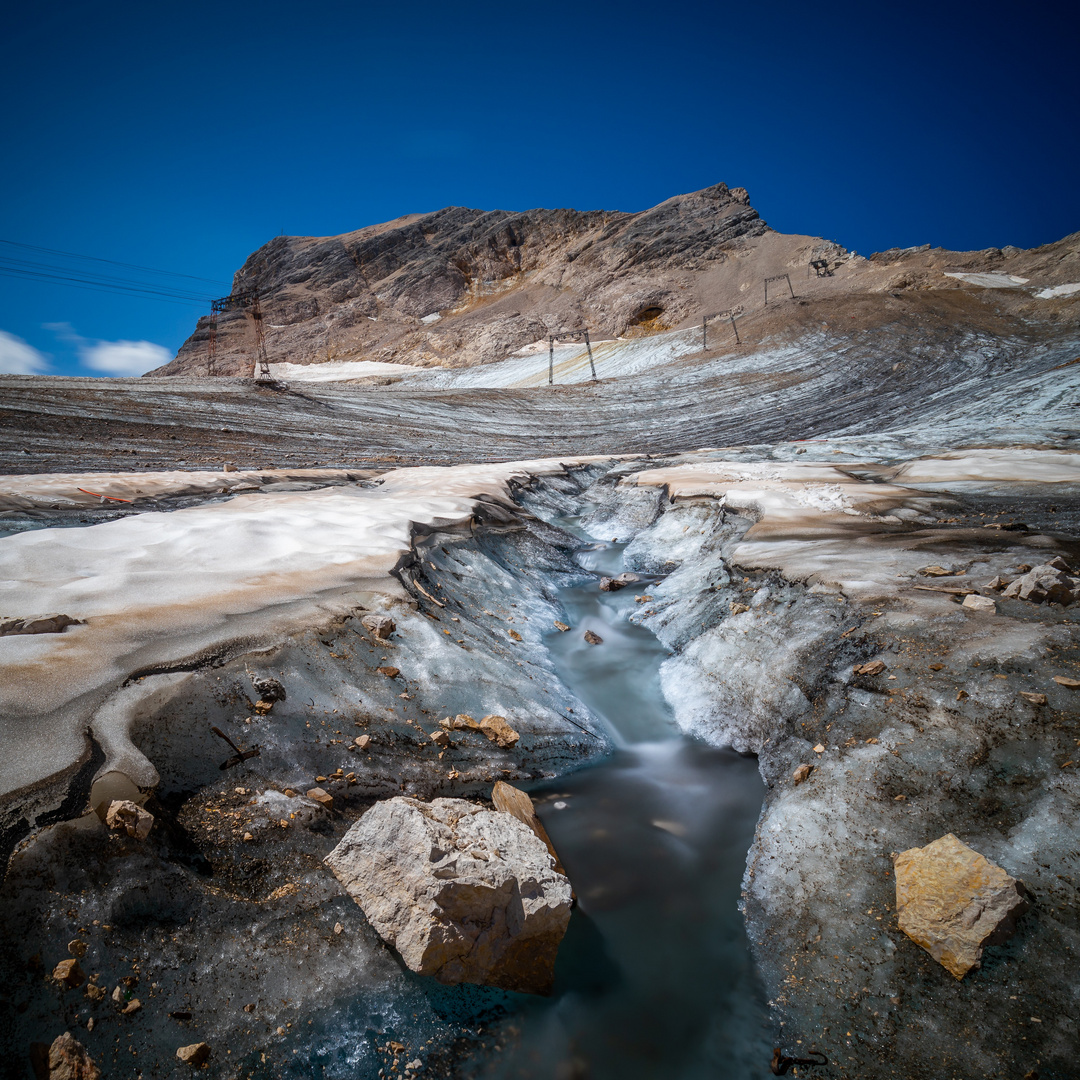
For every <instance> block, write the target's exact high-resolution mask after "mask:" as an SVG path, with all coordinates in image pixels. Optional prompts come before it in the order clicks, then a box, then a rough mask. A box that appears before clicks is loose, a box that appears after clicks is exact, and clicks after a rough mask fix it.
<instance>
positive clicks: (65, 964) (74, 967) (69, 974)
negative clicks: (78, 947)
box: [52, 958, 86, 987]
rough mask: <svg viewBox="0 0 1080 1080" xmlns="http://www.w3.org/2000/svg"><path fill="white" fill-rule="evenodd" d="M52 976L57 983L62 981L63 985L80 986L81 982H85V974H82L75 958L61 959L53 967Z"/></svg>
mask: <svg viewBox="0 0 1080 1080" xmlns="http://www.w3.org/2000/svg"><path fill="white" fill-rule="evenodd" d="M52 977H53V978H54V979H55V980H56V981H57V982H58V983H63V984H64V985H65V986H70V987H76V986H82V984H83V983H84V982H86V975H85V974H83V969H82V968H81V967H79V961H78V959H77V958H72V959H71V960H61V961H60V963H59V964H57V965H56V967H55V968H53V973H52Z"/></svg>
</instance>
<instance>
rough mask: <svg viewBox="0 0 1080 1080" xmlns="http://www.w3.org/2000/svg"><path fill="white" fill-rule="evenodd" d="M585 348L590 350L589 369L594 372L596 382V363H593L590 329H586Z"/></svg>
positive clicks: (593, 378)
mask: <svg viewBox="0 0 1080 1080" xmlns="http://www.w3.org/2000/svg"><path fill="white" fill-rule="evenodd" d="M585 348H586V349H588V350H589V370H590V371H591V372H592V381H593V382H596V365H595V364H594V363H593V358H592V346H591V345H590V344H589V331H588V330H586V331H585Z"/></svg>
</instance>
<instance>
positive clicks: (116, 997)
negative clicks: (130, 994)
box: [112, 986, 124, 1005]
mask: <svg viewBox="0 0 1080 1080" xmlns="http://www.w3.org/2000/svg"><path fill="white" fill-rule="evenodd" d="M112 999H113V1003H114V1004H116V1005H123V1004H124V988H123V987H122V986H117V987H116V988H115V989H114V990H113V992H112Z"/></svg>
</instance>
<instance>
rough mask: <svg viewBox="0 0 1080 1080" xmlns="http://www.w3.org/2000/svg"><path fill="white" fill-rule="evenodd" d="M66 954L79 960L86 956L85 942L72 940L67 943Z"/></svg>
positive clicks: (76, 939)
mask: <svg viewBox="0 0 1080 1080" xmlns="http://www.w3.org/2000/svg"><path fill="white" fill-rule="evenodd" d="M68 952H69V953H71V955H72V956H77V957H78V958H79V959H80V960H81V959H82V958H83V957H84V956H85V955H86V942H85V941H83V940H82V939H81V938H73V939H72V940H71V941H69V942H68Z"/></svg>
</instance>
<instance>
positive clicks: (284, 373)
mask: <svg viewBox="0 0 1080 1080" xmlns="http://www.w3.org/2000/svg"><path fill="white" fill-rule="evenodd" d="M412 371H423V368H421V367H418V366H417V365H416V364H387V363H384V362H382V361H380V360H328V361H327V362H326V363H324V364H290V363H282V364H271V365H270V374H271V375H272V376H273V377H274V378H275V379H283V380H284V381H286V382H309V383H318V382H348V381H350V380H352V379H366V378H370V377H371V376H396V375H404V374H405V373H406V372H412Z"/></svg>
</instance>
